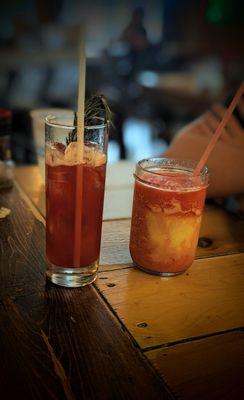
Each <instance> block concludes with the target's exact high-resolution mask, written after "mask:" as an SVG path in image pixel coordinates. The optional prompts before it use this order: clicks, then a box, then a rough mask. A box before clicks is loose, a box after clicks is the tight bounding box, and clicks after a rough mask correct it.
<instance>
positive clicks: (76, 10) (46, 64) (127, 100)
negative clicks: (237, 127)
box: [0, 0, 244, 164]
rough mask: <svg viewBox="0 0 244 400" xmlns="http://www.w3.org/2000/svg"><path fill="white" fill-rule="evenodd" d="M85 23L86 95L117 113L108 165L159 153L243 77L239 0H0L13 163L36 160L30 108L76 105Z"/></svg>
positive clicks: (243, 10) (1, 77)
mask: <svg viewBox="0 0 244 400" xmlns="http://www.w3.org/2000/svg"><path fill="white" fill-rule="evenodd" d="M84 21H85V22H86V25H87V38H86V52H87V83H86V85H87V87H86V91H87V94H88V95H89V94H95V93H103V94H104V95H105V96H106V97H107V98H108V100H109V103H110V106H111V108H112V110H113V112H114V114H115V127H116V128H115V129H112V131H111V136H110V143H109V162H115V161H117V160H119V159H129V160H133V161H135V160H138V159H140V158H143V157H148V156H152V155H159V154H161V153H162V152H163V150H164V149H165V148H166V147H167V145H168V143H169V142H170V140H171V139H172V137H173V136H174V135H175V134H176V133H177V131H178V130H179V129H180V128H181V127H182V126H184V124H186V123H187V122H188V121H190V120H192V119H194V118H195V117H197V116H198V115H200V114H201V113H202V112H204V111H205V110H206V109H207V108H208V107H209V106H210V105H211V104H212V103H213V102H216V101H221V102H224V101H225V100H226V98H227V97H228V96H230V95H231V94H233V93H234V91H235V90H236V88H237V87H238V85H239V84H240V82H241V80H243V70H244V69H243V66H244V59H243V54H244V2H243V1H238V0H199V1H192V0H150V1H140V2H138V1H134V0H113V1H109V0H103V1H102V0H101V1H98V0H97V1H96V0H95V1H86V0H83V1H82V0H53V1H50V0H49V1H48V0H36V1H31V0H8V1H2V2H1V12H0V70H1V73H0V107H1V108H7V109H10V110H11V111H12V112H13V124H12V154H13V159H14V161H15V162H16V164H28V163H35V162H36V153H35V146H34V142H33V132H32V122H31V116H30V111H31V110H33V109H46V108H50V107H51V108H53V107H55V108H56V107H61V108H65V109H66V108H68V109H76V102H77V88H78V45H79V43H78V42H79V30H80V26H81V24H83V23H84Z"/></svg>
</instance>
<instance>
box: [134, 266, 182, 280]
mask: <svg viewBox="0 0 244 400" xmlns="http://www.w3.org/2000/svg"><path fill="white" fill-rule="evenodd" d="M134 265H135V267H136V268H138V269H140V270H141V271H143V272H147V273H148V274H151V275H158V276H163V277H165V278H167V277H168V278H169V277H171V276H177V275H181V274H183V273H184V272H185V271H186V270H184V271H180V272H159V271H153V270H151V269H147V268H144V267H141V266H140V265H138V264H134Z"/></svg>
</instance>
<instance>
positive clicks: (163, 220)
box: [130, 170, 206, 275]
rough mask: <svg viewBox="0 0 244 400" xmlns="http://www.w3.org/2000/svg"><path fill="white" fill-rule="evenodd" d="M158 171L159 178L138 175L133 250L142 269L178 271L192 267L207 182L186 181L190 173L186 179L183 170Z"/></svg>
mask: <svg viewBox="0 0 244 400" xmlns="http://www.w3.org/2000/svg"><path fill="white" fill-rule="evenodd" d="M156 173H157V179H156V180H155V179H154V177H153V176H150V178H149V177H148V175H147V177H146V178H145V179H143V176H142V179H137V178H136V179H135V189H134V200H133V211H132V221H131V234H130V253H131V256H132V259H133V261H134V262H135V264H137V265H138V266H139V267H141V268H142V269H145V270H147V271H149V272H152V273H156V274H162V275H164V274H165V275H175V274H179V273H182V272H184V271H185V270H186V269H187V268H189V267H190V266H191V264H192V262H193V260H194V258H195V252H196V247H197V242H198V236H199V230H200V224H201V216H202V210H203V206H204V201H205V196H206V186H203V185H202V184H201V183H200V182H199V185H197V186H195V187H192V185H187V179H188V178H187V174H185V177H184V181H183V180H182V177H183V174H182V173H181V172H177V173H176V172H172V173H171V175H170V172H169V171H167V172H166V171H162V170H158V171H156ZM164 174H166V175H167V179H166V178H165V176H164ZM160 175H162V182H160V180H159V176H160ZM171 176H172V178H173V182H174V184H171V183H170V177H171ZM177 176H178V177H179V181H178V182H177Z"/></svg>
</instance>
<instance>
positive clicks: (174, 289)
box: [96, 254, 244, 349]
mask: <svg viewBox="0 0 244 400" xmlns="http://www.w3.org/2000/svg"><path fill="white" fill-rule="evenodd" d="M243 267H244V254H236V255H228V256H223V257H214V258H211V259H200V260H196V261H195V262H194V263H193V265H192V267H191V268H190V269H189V270H188V272H187V273H185V274H183V275H179V276H176V277H172V278H161V277H158V276H153V275H149V274H146V273H144V272H141V271H139V270H137V269H135V268H127V269H121V270H114V271H107V272H102V273H101V274H99V279H98V280H97V283H96V285H97V287H98V288H99V290H100V291H101V293H102V294H103V296H104V297H105V298H106V300H107V301H108V302H109V303H110V304H111V306H112V307H113V309H114V310H115V312H116V313H117V315H118V317H119V318H120V320H121V321H122V322H123V323H124V324H125V326H126V327H127V329H128V330H129V331H130V333H131V334H132V336H133V337H134V338H135V339H136V340H137V342H138V344H139V345H140V346H141V347H142V348H144V349H145V348H148V347H151V346H156V345H159V344H162V343H164V344H165V343H172V342H175V341H178V340H183V339H187V338H191V337H197V336H201V335H207V334H211V333H214V332H220V331H225V330H227V329H233V328H236V327H241V326H244V301H243V297H244V273H243V272H244V269H243ZM105 278H106V279H105Z"/></svg>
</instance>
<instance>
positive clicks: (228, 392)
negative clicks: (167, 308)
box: [146, 331, 244, 400]
mask: <svg viewBox="0 0 244 400" xmlns="http://www.w3.org/2000/svg"><path fill="white" fill-rule="evenodd" d="M146 354H147V357H148V358H149V359H150V360H151V362H152V364H153V365H154V367H155V368H156V369H157V370H158V371H159V372H160V374H161V376H162V377H164V379H165V380H166V382H167V383H168V385H170V386H171V387H173V388H174V392H175V393H176V395H177V398H180V399H185V400H195V399H198V400H219V399H221V400H235V399H236V400H237V399H238V400H239V399H243V398H244V380H243V371H244V332H243V331H242V332H241V331H237V332H231V333H226V334H221V335H218V336H214V337H209V338H207V339H204V340H196V341H193V342H190V343H183V344H178V345H176V346H173V347H168V348H161V349H157V350H153V351H150V352H147V353H146Z"/></svg>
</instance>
